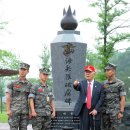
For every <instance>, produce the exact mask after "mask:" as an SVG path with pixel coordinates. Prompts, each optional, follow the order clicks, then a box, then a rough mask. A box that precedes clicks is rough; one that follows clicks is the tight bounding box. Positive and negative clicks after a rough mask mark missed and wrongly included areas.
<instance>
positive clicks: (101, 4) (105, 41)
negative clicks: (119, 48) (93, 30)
mask: <svg viewBox="0 0 130 130" xmlns="http://www.w3.org/2000/svg"><path fill="white" fill-rule="evenodd" d="M90 6H91V7H93V8H95V9H98V11H96V12H97V17H98V18H97V20H94V19H91V18H85V19H83V20H82V22H87V23H92V22H94V23H96V24H97V28H98V30H99V35H98V37H97V38H96V42H97V46H96V49H97V51H98V57H97V58H98V59H99V60H100V64H99V66H98V69H99V70H100V74H99V75H100V76H99V77H100V79H102V80H103V79H105V76H104V74H103V73H104V67H105V66H106V64H107V63H108V62H109V60H110V58H111V57H112V56H113V55H114V51H115V50H114V46H115V44H117V43H119V42H122V41H124V40H125V41H126V40H129V39H130V33H129V32H127V30H126V29H125V28H129V27H130V23H129V22H130V20H129V19H124V17H125V14H127V13H128V12H129V10H130V8H129V3H128V2H126V1H125V0H95V1H94V2H92V3H91V4H90Z"/></svg>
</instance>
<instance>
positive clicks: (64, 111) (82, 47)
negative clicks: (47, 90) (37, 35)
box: [51, 6, 87, 130]
mask: <svg viewBox="0 0 130 130" xmlns="http://www.w3.org/2000/svg"><path fill="white" fill-rule="evenodd" d="M77 26H78V22H77V20H76V18H75V11H74V12H73V13H72V11H71V7H70V6H69V8H68V10H67V11H66V10H65V9H64V10H63V18H62V20H61V28H62V29H63V31H58V34H57V36H56V38H55V39H54V40H53V41H52V43H51V58H52V59H51V61H52V77H53V93H54V95H55V106H56V111H57V116H56V118H55V119H54V120H52V130H65V129H66V130H70V129H74V130H78V129H79V128H78V127H79V122H78V118H76V117H73V108H74V105H75V103H76V100H77V98H78V92H76V91H75V90H74V89H73V81H74V80H75V79H78V80H80V79H83V78H84V71H83V66H85V60H86V47H87V44H86V43H85V42H84V41H83V39H82V38H81V37H80V32H79V31H75V29H76V28H77Z"/></svg>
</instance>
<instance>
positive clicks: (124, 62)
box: [111, 47, 130, 100]
mask: <svg viewBox="0 0 130 130" xmlns="http://www.w3.org/2000/svg"><path fill="white" fill-rule="evenodd" d="M129 56H130V47H129V48H127V49H126V50H125V51H124V52H116V54H115V55H114V56H113V57H112V58H111V61H112V62H113V63H115V64H117V65H118V66H117V77H118V78H119V79H121V80H123V81H124V82H125V87H126V92H127V99H129V100H130V89H129V86H130V79H129V78H128V77H130V57H129Z"/></svg>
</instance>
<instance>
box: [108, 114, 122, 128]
mask: <svg viewBox="0 0 130 130" xmlns="http://www.w3.org/2000/svg"><path fill="white" fill-rule="evenodd" d="M110 121H111V129H110V130H119V126H120V124H121V120H120V119H118V117H117V113H113V114H111V115H110Z"/></svg>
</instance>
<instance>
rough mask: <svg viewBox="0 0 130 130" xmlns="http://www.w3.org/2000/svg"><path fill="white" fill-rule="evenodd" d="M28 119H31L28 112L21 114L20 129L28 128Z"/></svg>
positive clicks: (25, 129)
mask: <svg viewBox="0 0 130 130" xmlns="http://www.w3.org/2000/svg"><path fill="white" fill-rule="evenodd" d="M28 120H29V117H28V115H27V114H21V116H20V123H19V130H27V125H28Z"/></svg>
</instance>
